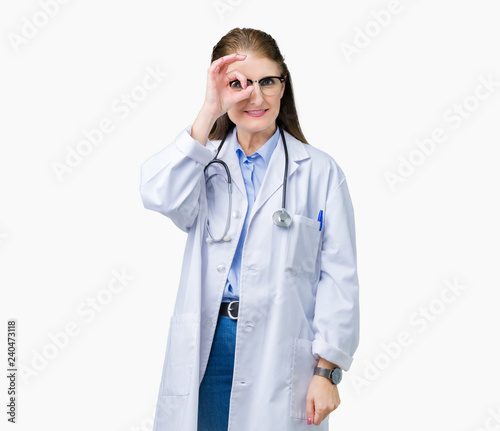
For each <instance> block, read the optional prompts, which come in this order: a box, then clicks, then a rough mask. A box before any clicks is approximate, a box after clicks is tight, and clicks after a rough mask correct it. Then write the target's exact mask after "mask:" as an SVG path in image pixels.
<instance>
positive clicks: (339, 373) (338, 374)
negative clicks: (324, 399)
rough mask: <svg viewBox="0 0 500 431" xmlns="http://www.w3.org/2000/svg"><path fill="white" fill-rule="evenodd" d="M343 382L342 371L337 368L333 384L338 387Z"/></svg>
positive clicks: (333, 376)
mask: <svg viewBox="0 0 500 431" xmlns="http://www.w3.org/2000/svg"><path fill="white" fill-rule="evenodd" d="M341 380H342V370H341V369H340V368H335V369H334V370H333V373H332V382H333V384H334V385H338V384H339V383H340V381H341Z"/></svg>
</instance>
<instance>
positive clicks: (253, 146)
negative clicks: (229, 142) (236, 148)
mask: <svg viewBox="0 0 500 431" xmlns="http://www.w3.org/2000/svg"><path fill="white" fill-rule="evenodd" d="M275 133H276V124H274V126H273V127H272V128H270V129H269V128H268V129H266V130H262V131H260V132H255V133H253V132H248V131H246V130H241V129H238V128H237V129H236V138H237V139H238V142H239V143H240V145H241V148H243V151H244V152H245V154H246V155H247V156H249V155H250V154H253V153H255V152H256V151H257V150H258V149H259V148H260V147H262V145H264V144H265V143H266V142H267V141H269V139H271V136H273V135H274V134H275Z"/></svg>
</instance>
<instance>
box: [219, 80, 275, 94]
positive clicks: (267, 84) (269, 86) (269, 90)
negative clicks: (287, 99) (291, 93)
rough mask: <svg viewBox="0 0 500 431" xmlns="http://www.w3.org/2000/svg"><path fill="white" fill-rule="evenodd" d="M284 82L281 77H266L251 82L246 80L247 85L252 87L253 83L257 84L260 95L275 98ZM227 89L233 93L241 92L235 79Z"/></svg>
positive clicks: (240, 87)
mask: <svg viewBox="0 0 500 431" xmlns="http://www.w3.org/2000/svg"><path fill="white" fill-rule="evenodd" d="M284 81H285V78H284V77H281V76H266V77H265V78H261V79H255V80H253V81H252V80H251V79H247V85H253V83H254V82H258V83H259V87H260V91H262V94H264V95H266V96H276V95H277V94H278V93H279V92H280V91H281V89H282V88H283V82H284ZM229 87H230V88H231V90H233V91H235V92H238V91H241V90H243V87H242V86H241V83H240V81H238V80H237V79H235V80H234V81H231V82H230V83H229Z"/></svg>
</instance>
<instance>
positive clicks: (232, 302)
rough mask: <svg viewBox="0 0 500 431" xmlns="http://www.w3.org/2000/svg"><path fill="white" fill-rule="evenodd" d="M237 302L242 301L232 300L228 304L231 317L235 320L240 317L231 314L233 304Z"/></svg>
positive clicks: (228, 312)
mask: <svg viewBox="0 0 500 431" xmlns="http://www.w3.org/2000/svg"><path fill="white" fill-rule="evenodd" d="M236 302H240V301H231V302H230V303H229V304H228V305H227V314H229V317H230V318H231V319H233V320H236V319H238V316H236V317H233V315H232V314H231V304H234V303H236Z"/></svg>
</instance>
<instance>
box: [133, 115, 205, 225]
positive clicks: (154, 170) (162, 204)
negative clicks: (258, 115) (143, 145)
mask: <svg viewBox="0 0 500 431" xmlns="http://www.w3.org/2000/svg"><path fill="white" fill-rule="evenodd" d="M214 122H215V119H214V118H213V117H212V116H211V115H210V114H208V113H207V112H206V111H205V110H204V108H202V110H200V113H199V114H198V117H197V118H196V120H195V122H194V123H193V125H192V126H190V127H187V128H186V129H184V130H183V131H182V132H181V133H180V134H179V135H178V136H177V137H176V139H175V140H174V142H172V143H171V144H170V145H169V146H167V147H166V148H164V149H163V150H162V151H160V152H159V153H156V154H155V155H153V156H152V157H150V158H149V159H147V160H146V161H145V162H144V163H143V165H142V167H141V185H140V192H141V197H142V201H143V204H144V207H145V208H148V209H150V210H153V211H158V212H159V213H161V214H163V215H165V216H167V217H169V218H170V219H171V220H172V221H173V222H174V223H175V225H176V226H178V227H179V228H180V229H182V230H183V231H184V232H187V231H188V230H189V228H190V227H191V226H192V225H193V223H194V220H195V219H196V216H197V215H198V212H199V208H200V192H201V189H202V187H201V182H202V181H203V177H204V176H203V169H204V167H205V166H206V165H207V164H208V162H209V161H210V160H211V159H212V158H213V156H214V153H213V152H212V150H211V149H209V148H206V144H207V142H208V140H207V137H208V134H209V132H210V129H211V127H212V126H213V124H214ZM196 138H197V139H201V140H202V142H203V144H201V143H200V141H197V139H196Z"/></svg>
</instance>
